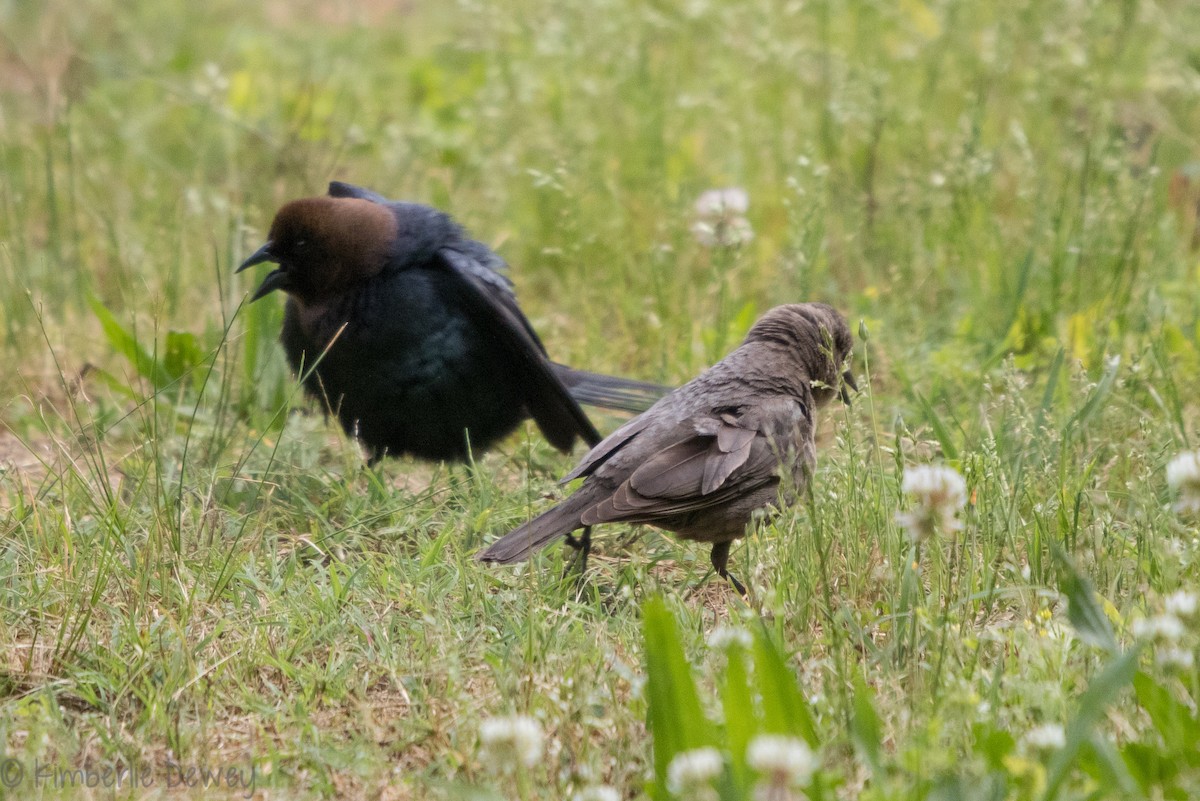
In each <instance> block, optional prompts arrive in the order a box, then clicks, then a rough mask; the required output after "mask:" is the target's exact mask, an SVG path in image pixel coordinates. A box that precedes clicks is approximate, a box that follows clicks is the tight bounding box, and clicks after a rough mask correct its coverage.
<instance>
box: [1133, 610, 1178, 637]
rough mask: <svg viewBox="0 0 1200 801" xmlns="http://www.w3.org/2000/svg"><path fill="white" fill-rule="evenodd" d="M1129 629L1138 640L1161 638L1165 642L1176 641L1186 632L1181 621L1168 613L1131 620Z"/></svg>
mask: <svg viewBox="0 0 1200 801" xmlns="http://www.w3.org/2000/svg"><path fill="white" fill-rule="evenodd" d="M1129 629H1130V631H1132V632H1133V636H1134V637H1137V638H1138V639H1139V640H1163V641H1165V642H1176V641H1177V640H1179V639H1180V638H1181V637H1183V635H1184V634H1185V633H1186V629H1184V627H1183V622H1182V621H1181V620H1180V619H1179V618H1177V617H1175V616H1174V615H1169V614H1163V615H1155V616H1154V617H1142V618H1138V619H1137V620H1135V621H1133V625H1132V626H1130V627H1129Z"/></svg>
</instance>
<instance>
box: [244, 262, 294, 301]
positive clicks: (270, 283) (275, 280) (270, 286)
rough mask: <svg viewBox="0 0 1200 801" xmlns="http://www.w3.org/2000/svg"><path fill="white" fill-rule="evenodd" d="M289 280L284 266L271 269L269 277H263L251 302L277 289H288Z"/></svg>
mask: <svg viewBox="0 0 1200 801" xmlns="http://www.w3.org/2000/svg"><path fill="white" fill-rule="evenodd" d="M287 280H288V275H287V270H284V269H282V268H280V269H278V270H271V272H269V273H267V277H266V278H264V279H263V282H262V283H261V284H259V285H258V289H257V290H255V292H254V295H253V297H251V298H250V302H251V303H253V302H254V301H256V300H258V299H259V298H261V297H265V296H267V295H270V294H271V293H272V292H274V291H275V290H276V289H287Z"/></svg>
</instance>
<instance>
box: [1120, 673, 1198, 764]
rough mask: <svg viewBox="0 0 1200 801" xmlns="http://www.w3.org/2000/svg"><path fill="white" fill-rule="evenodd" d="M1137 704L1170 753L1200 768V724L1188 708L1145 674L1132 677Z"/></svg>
mask: <svg viewBox="0 0 1200 801" xmlns="http://www.w3.org/2000/svg"><path fill="white" fill-rule="evenodd" d="M1133 689H1134V690H1135V691H1136V692H1137V700H1138V703H1139V704H1141V705H1142V708H1143V709H1145V710H1146V714H1148V715H1149V716H1150V721H1151V722H1152V723H1153V724H1154V728H1155V729H1157V730H1158V733H1159V734H1160V735H1162V738H1163V742H1164V743H1165V744H1166V746H1167V751H1168V753H1171V754H1173V755H1174V756H1176V757H1178V758H1180V759H1181V760H1183V761H1184V762H1186V763H1187V764H1189V765H1193V766H1195V765H1200V751H1197V747H1196V746H1197V743H1200V721H1198V720H1197V719H1196V715H1195V714H1194V713H1193V712H1192V710H1191V709H1189V708H1188V707H1187V705H1185V704H1183V703H1181V702H1179V701H1177V700H1175V698H1174V696H1172V695H1171V691H1170V690H1168V689H1167V688H1166V687H1163V686H1162V685H1161V684H1159V683H1158V682H1156V681H1155V680H1154V679H1153V678H1151V677H1150V676H1148V675H1146V674H1145V673H1141V672H1139V673H1138V674H1137V675H1136V676H1134V677H1133Z"/></svg>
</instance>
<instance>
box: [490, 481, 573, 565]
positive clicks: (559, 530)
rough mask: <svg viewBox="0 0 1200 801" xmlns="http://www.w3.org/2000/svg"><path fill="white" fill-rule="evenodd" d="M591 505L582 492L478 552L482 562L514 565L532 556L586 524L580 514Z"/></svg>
mask: <svg viewBox="0 0 1200 801" xmlns="http://www.w3.org/2000/svg"><path fill="white" fill-rule="evenodd" d="M589 505H590V504H588V503H581V502H580V499H579V493H576V494H575V495H572V496H571V497H570V498H567V499H566V500H565V501H563V502H562V503H560V504H559V505H558V506H555V507H554V508H552V509H548V510H546V511H545V512H542V513H541V514H540V515H538V516H537V517H535V518H534V519H533V520H530V521H529V522H528V523H526V524H525V525H523V526H518V527H517V528H514V529H513V530H512V531H510V532H508V533H507V534H505V535H504V536H503V537H501V538H500V539H498V540H496V541H495V542H493V543H492V544H491V545H489V546H488V547H487V549H486V550H484V551H483V552H482V553H478V554H476V555H475V558H476V559H478V560H479V561H481V562H499V563H500V564H511V563H513V562H520V561H522V560H525V559H528V558H529V557H530V556H532V555H533V553H534V552H535V551H540V550H541V549H542V548H545V547H546V546H547V545H549V544H550V543H552V542H554V541H555V540H556V539H558V538H559V537H565V536H566V535H567V534H570V533H571V532H572V531H574V530H575V529H577V528H581V527H582V526H583V523H582V522H581V521H580V519H579V517H580V515H581V514H582V513H583V510H584V509H586V508H587V507H588V506H589Z"/></svg>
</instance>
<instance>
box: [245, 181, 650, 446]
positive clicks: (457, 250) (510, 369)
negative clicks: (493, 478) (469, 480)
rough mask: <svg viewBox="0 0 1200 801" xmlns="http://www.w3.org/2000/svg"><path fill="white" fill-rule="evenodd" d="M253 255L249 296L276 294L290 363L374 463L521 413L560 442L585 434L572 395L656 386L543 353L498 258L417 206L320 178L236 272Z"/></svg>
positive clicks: (466, 442)
mask: <svg viewBox="0 0 1200 801" xmlns="http://www.w3.org/2000/svg"><path fill="white" fill-rule="evenodd" d="M263 262H274V263H276V264H277V265H278V267H277V269H275V270H273V271H271V272H270V273H269V274H268V275H267V277H266V279H265V280H263V282H262V284H261V286H259V288H258V291H256V292H255V293H254V296H253V297H252V298H251V301H255V300H258V299H259V298H261V297H263V296H265V295H267V294H269V293H271V292H274V291H275V290H277V289H282V290H283V291H284V292H286V293H287V295H288V300H287V306H286V308H285V311H284V319H283V333H282V335H281V341H282V343H283V348H284V350H285V351H286V352H287V358H288V362H289V363H290V364H291V366H292V369H293V370H295V371H296V373H297V374H299V375H303V376H305V378H304V386H305V389H306V390H307V392H308V393H309V394H310V395H312V396H313V397H315V398H317V399H319V400H320V401H321V402H323V403H324V404H325V405H326V408H327V409H328V410H329V411H330V412H332V413H334V414H336V415H337V417H338V420H339V421H340V422H341V424H342V428H344V429H345V430H346V432H347V433H348V434H350V435H352V436H354V437H356V438H358V439H359V440H360V441H361V442H362V443H363V445H365V446H366V448H367V450H368V451H369V453H370V458H371V461H372V462H374V461H376V460H378V459H379V458H381V457H383V456H385V455H387V456H398V455H401V454H411V455H413V456H417V457H420V458H423V459H433V460H442V459H445V460H463V459H466V458H467V457H468V455H469V454H471V453H480V452H482V451H483V450H485V449H487V448H488V447H490V446H491V445H493V444H494V443H495V442H496V441H497V440H499V439H501V438H502V437H504V436H506V435H507V434H509V433H511V432H512V431H513V430H514V429H515V428H516V427H517V425H519V424H520V423H521V421H523V420H525V419H527V418H530V417H532V418H533V420H534V422H536V423H537V425H538V428H540V429H541V431H542V433H543V434H544V435H545V437H546V439H547V440H549V442H550V444H552V445H553V446H554V447H556V448H558V449H559V450H561V451H568V450H570V448H571V446H572V445H573V444H574V443H575V440H576V439H582V440H583V441H584V442H586V443H587V444H588V445H595V444H596V443H597V442H599V441H600V435H599V433H597V431H596V429H595V427H594V426H593V425H592V423H591V421H590V420H588V417H587V415H586V414H584V412H583V410H582V409H581V408H580V407H579V402H583V403H587V404H590V405H595V406H603V407H607V408H612V409H618V410H624V411H632V412H637V411H641V410H643V409H645V408H646V407H648V406H649V405H650V404H652V403H653V402H654V401H655V400H657V398H659V397H661V396H662V394H663V393H665V392H666V391H667V388H665V387H660V386H658V385H655V384H648V383H645V382H641V381H633V380H628V379H623V378H616V377H612V376H605V375H598V374H595V373H588V372H585V371H582V370H573V369H571V368H569V367H565V366H563V365H560V364H555V363H553V362H551V361H550V360H549V358H548V357H547V355H546V349H545V347H544V346H543V345H542V342H541V340H540V339H538V336H537V334H536V333H534V330H533V327H532V326H530V324H529V321H528V320H527V319H525V315H524V314H522V313H521V309H520V307H519V306H518V305H517V300H516V296H515V295H514V294H513V290H512V284H511V283H510V282H509V280H508V279H507V278H506V277H505V275H504V273H503V271H504V269H505V266H506V265H505V264H504V261H503V260H502V259H501V258H500V257H499V256H497V255H496V254H495V253H493V252H492V251H491V250H490V249H489V248H488V247H487V246H486V245H483V244H482V243H480V242H476V241H475V240H473V239H471V238H470V237H469V236H467V234H466V233H465V232H464V231H463V229H462V228H461V227H459V225H458V224H457V223H455V222H454V221H453V220H452V219H451V218H450V217H449V216H448V215H446V214H444V213H442V212H440V211H438V210H437V209H434V208H430V207H429V206H423V205H420V204H418V203H400V202H395V201H390V200H387V199H386V198H383V197H381V196H379V195H377V194H375V193H374V192H370V191H368V190H365V189H361V188H359V187H356V186H351V185H350V184H344V183H339V182H334V183H331V184H330V185H329V194H328V195H327V196H323V197H310V198H302V199H300V200H294V201H292V202H290V203H287V204H286V205H284V206H283V207H282V208H281V209H280V210H279V212H278V213H277V214H276V215H275V220H274V222H273V223H272V224H271V231H270V234H269V238H268V240H267V243H266V244H265V245H263V246H262V247H261V248H259V249H258V251H256V252H255V253H254V254H253V255H252V256H250V258H248V259H246V261H245V262H243V264H242V265H241V266H240V267H239V268H238V271H239V272H240V271H242V270H245V269H246V268H248V267H252V266H254V265H256V264H261V263H263Z"/></svg>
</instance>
